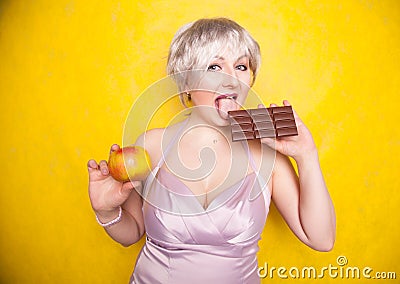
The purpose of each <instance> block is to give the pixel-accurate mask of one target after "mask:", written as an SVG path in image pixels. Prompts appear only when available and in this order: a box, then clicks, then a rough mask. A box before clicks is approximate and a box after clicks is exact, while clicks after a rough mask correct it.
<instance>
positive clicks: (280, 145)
mask: <svg viewBox="0 0 400 284" xmlns="http://www.w3.org/2000/svg"><path fill="white" fill-rule="evenodd" d="M283 105H284V106H290V103H289V102H288V101H287V100H284V101H283ZM270 106H271V107H276V106H277V105H276V104H271V105H270ZM258 107H259V108H261V107H264V106H263V105H259V106H258ZM293 114H294V119H295V122H296V126H297V132H298V135H296V136H287V137H282V138H277V139H273V138H262V139H261V143H264V144H266V145H268V146H269V147H271V148H273V149H275V150H276V151H278V152H280V153H281V154H283V155H286V156H290V157H292V158H294V159H295V160H296V161H297V160H298V159H302V158H303V157H306V156H307V155H308V154H310V153H312V152H314V151H315V150H316V147H315V143H314V139H313V138H312V135H311V132H310V131H309V130H308V128H307V127H306V126H305V125H304V123H303V121H302V120H301V119H300V117H299V116H298V115H297V113H296V111H295V110H293Z"/></svg>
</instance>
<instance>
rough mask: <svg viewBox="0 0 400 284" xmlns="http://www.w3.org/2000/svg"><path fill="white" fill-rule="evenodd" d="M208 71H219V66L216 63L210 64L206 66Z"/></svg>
mask: <svg viewBox="0 0 400 284" xmlns="http://www.w3.org/2000/svg"><path fill="white" fill-rule="evenodd" d="M207 70H208V71H220V70H221V67H220V66H219V65H218V64H212V65H210V66H208V68H207Z"/></svg>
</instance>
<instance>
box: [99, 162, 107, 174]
mask: <svg viewBox="0 0 400 284" xmlns="http://www.w3.org/2000/svg"><path fill="white" fill-rule="evenodd" d="M99 168H100V171H101V173H102V174H103V175H108V173H109V171H108V166H107V162H106V161H104V160H101V161H100V163H99Z"/></svg>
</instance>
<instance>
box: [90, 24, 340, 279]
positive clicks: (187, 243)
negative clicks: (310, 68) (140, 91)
mask: <svg viewBox="0 0 400 284" xmlns="http://www.w3.org/2000/svg"><path fill="white" fill-rule="evenodd" d="M259 65H260V52H259V46H258V44H257V42H256V41H255V40H254V39H253V38H252V37H251V36H250V35H249V33H248V32H247V31H246V30H244V29H243V28H242V27H241V26H239V25H238V24H237V23H235V22H233V21H231V20H229V19H225V18H218V19H201V20H198V21H196V22H194V23H192V24H189V25H186V26H184V27H183V28H182V29H181V30H179V31H178V32H177V34H176V35H175V37H174V39H173V41H172V44H171V47H170V52H169V57H168V68H167V69H168V73H169V74H170V75H173V76H174V78H175V79H176V82H177V84H178V86H179V88H180V90H181V92H182V93H181V98H182V101H184V102H185V105H190V115H188V117H187V119H185V120H183V121H182V122H179V123H176V124H174V125H170V126H168V127H166V128H165V129H152V130H149V131H147V132H146V133H144V134H143V135H142V136H141V137H139V139H138V141H137V142H136V144H137V145H141V146H143V147H144V148H145V149H146V150H147V152H148V153H149V155H150V159H151V162H152V165H155V167H154V168H153V170H152V172H151V174H150V175H149V177H148V178H147V180H146V182H145V183H142V182H140V181H132V182H127V183H120V182H117V181H116V180H114V179H113V178H112V177H111V176H110V175H109V171H108V167H107V163H106V161H101V162H100V163H99V164H97V163H96V162H95V161H94V160H90V161H89V162H88V170H89V195H90V200H91V203H92V206H93V209H94V211H95V213H96V216H97V218H98V221H99V223H100V224H101V225H102V226H104V227H105V230H106V232H107V233H108V234H109V235H110V236H111V237H112V238H113V239H114V240H115V241H117V242H119V243H121V244H122V245H124V246H129V245H131V244H134V243H136V242H137V241H139V240H140V239H141V237H142V236H143V235H144V234H145V233H146V243H145V245H144V247H143V249H142V251H141V253H140V255H139V257H138V259H137V263H136V267H135V270H134V273H133V275H132V278H131V283H136V284H138V283H174V284H176V283H259V281H260V280H259V277H258V276H257V268H258V266H257V259H256V254H257V251H258V245H257V243H258V241H259V239H260V235H261V232H262V230H263V226H264V224H265V221H266V217H267V214H268V209H269V204H270V200H271V198H272V200H273V202H274V203H275V205H276V207H277V209H278V210H279V212H280V213H281V214H282V216H283V218H284V220H285V221H286V222H287V224H288V226H289V227H290V229H291V230H292V231H293V233H294V234H295V235H296V236H297V237H298V238H299V239H300V240H301V241H302V242H303V243H305V244H306V245H308V246H310V247H311V248H313V249H316V250H319V251H329V250H331V249H332V247H333V244H334V240H335V213H334V208H333V204H332V201H331V199H330V196H329V193H328V191H327V188H326V186H325V182H324V179H323V176H322V173H321V169H320V165H319V161H318V153H317V149H316V147H315V144H314V141H313V138H312V136H311V134H310V132H309V130H308V129H307V128H306V126H305V125H304V124H303V122H302V121H301V119H300V118H299V117H298V116H297V115H296V113H295V120H296V125H297V128H298V136H293V137H286V138H280V139H271V138H263V139H261V140H260V139H258V140H249V141H246V142H245V143H244V142H231V141H232V140H231V134H230V126H229V115H228V112H229V111H232V110H237V109H239V108H240V107H241V106H242V105H243V104H244V101H245V99H246V97H247V95H248V91H249V88H250V87H249V86H250V85H252V83H253V82H254V80H255V78H256V75H257V71H258V68H259ZM284 105H289V102H287V101H284ZM274 106H276V105H274V104H271V107H274ZM260 107H262V106H260ZM118 148H119V146H118V145H113V146H112V147H111V151H115V150H117V149H118ZM203 150H208V151H209V152H208V154H207V152H203V154H204V153H206V154H205V155H203V156H201V151H203ZM199 153H200V157H201V158H199ZM289 156H290V157H292V158H293V159H294V161H295V162H296V164H297V167H298V172H299V176H297V174H296V172H295V170H294V169H293V167H292V164H291V163H290V161H289V159H288V157H289ZM134 188H135V190H133V189H134Z"/></svg>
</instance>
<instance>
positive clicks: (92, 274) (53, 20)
mask: <svg viewBox="0 0 400 284" xmlns="http://www.w3.org/2000/svg"><path fill="white" fill-rule="evenodd" d="M172 3H173V4H172ZM214 16H227V17H230V18H232V19H234V20H236V21H238V22H239V23H240V24H241V25H243V26H244V27H246V28H247V29H248V30H249V31H250V32H251V33H252V34H253V36H254V37H255V38H256V39H257V40H258V41H259V43H260V45H261V49H262V56H263V64H262V68H261V71H260V74H259V77H258V80H257V82H256V84H255V86H254V90H255V91H256V92H257V93H258V94H259V95H261V96H262V98H263V100H264V102H265V103H267V104H268V103H271V102H278V103H280V102H281V101H282V100H283V99H289V100H290V101H291V103H292V104H293V105H294V106H295V108H296V110H297V112H298V113H299V114H300V115H301V117H302V118H303V120H305V122H306V124H307V125H308V126H309V128H310V129H311V130H312V133H313V135H314V138H315V140H316V143H317V145H318V147H319V149H320V160H321V165H322V168H323V171H324V173H325V177H326V181H327V184H328V186H329V189H330V192H331V195H332V198H333V200H334V203H335V206H336V213H337V241H336V245H335V247H334V249H333V251H331V252H329V253H319V252H314V251H312V250H311V249H309V248H307V247H306V246H304V245H303V244H301V243H300V242H299V241H297V240H296V239H295V237H294V236H293V234H292V233H291V232H290V231H289V230H288V229H287V227H286V225H285V224H284V223H283V221H282V219H281V217H280V216H279V214H278V213H277V212H276V209H274V208H272V209H271V214H270V216H269V219H268V221H267V226H266V228H265V231H264V233H263V239H262V241H261V242H260V247H261V250H260V252H259V263H260V265H262V264H264V262H268V265H269V266H275V267H279V266H284V267H287V268H290V267H292V266H297V267H299V268H301V267H302V266H312V265H313V266H315V267H317V268H318V267H319V268H320V267H323V266H328V265H329V264H331V265H336V266H337V263H336V258H337V257H338V256H340V255H344V256H346V257H347V259H348V265H347V266H358V267H360V268H362V267H364V266H369V267H371V268H372V269H373V270H374V271H394V272H397V278H398V279H400V261H399V260H400V258H399V251H400V249H399V247H398V245H399V239H400V226H399V213H398V212H399V209H398V208H399V204H400V198H399V197H400V194H399V190H400V186H399V185H400V184H399V182H400V176H399V166H398V158H399V156H400V147H399V146H400V135H399V129H400V127H399V126H398V123H399V118H400V116H399V104H398V99H397V98H398V95H399V82H400V78H399V75H400V70H399V66H400V2H399V1H397V0H392V1H389V0H386V1H378V0H377V1H373V0H369V1H367V0H365V1H361V0H360V1H357V0H348V1H250V0H248V1H226V0H202V1H197V2H195V1H94V0H80V1H78V0H76V1H64V0H60V1H44V0H37V1H18V0H14V1H7V0H2V1H0V94H1V106H2V110H1V114H0V116H1V144H0V148H1V151H0V158H1V166H0V167H1V168H0V170H1V171H0V172H1V183H0V184H1V191H0V228H1V229H0V230H1V234H0V252H1V259H0V283H127V281H128V279H129V276H130V274H131V272H132V270H133V266H134V263H135V259H136V255H137V254H138V252H139V250H140V248H141V246H142V242H140V243H138V244H136V245H133V246H132V247H130V248H123V247H122V246H120V245H118V244H117V243H115V242H113V241H112V240H111V239H110V238H109V237H108V236H107V235H106V234H105V233H104V232H103V230H102V229H101V228H100V227H99V226H98V225H97V223H96V221H95V218H94V214H93V212H92V211H91V206H90V202H89V198H88V194H87V172H86V161H87V160H88V159H89V158H95V159H97V160H99V159H107V157H108V150H109V146H110V145H111V144H112V143H115V142H117V143H121V141H122V133H123V128H124V122H125V119H126V116H127V114H128V112H129V109H130V107H131V105H132V104H133V102H134V101H135V99H136V98H137V97H138V95H140V94H141V92H143V91H144V90H145V89H146V88H147V87H148V86H149V85H151V84H152V83H154V82H155V81H157V80H159V79H161V78H162V77H164V75H165V63H166V56H167V50H168V45H169V42H170V40H171V38H172V36H173V35H174V33H175V31H176V30H177V29H178V27H180V26H181V25H183V24H185V23H187V22H189V21H193V20H195V19H197V18H200V17H214ZM154 273H157V272H156V271H155V272H154ZM199 273H201V268H200V267H199ZM339 278H340V277H338V278H337V279H330V278H329V277H327V276H326V277H325V278H324V279H320V280H316V282H320V283H329V282H332V283H336V282H341V281H343V282H344V281H346V280H340V279H339ZM397 281H398V280H397ZM278 282H280V281H279V279H278V277H276V276H275V275H274V277H273V278H272V279H271V278H269V277H267V278H266V280H265V283H278ZM299 282H301V283H309V282H310V280H302V281H299ZM363 282H364V281H363V280H359V281H358V283H363ZM372 282H374V281H372ZM377 282H382V280H381V281H377ZM389 282H390V281H389ZM395 282H396V280H395V281H393V280H392V281H391V282H390V283H395ZM286 283H288V282H287V281H286Z"/></svg>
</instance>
